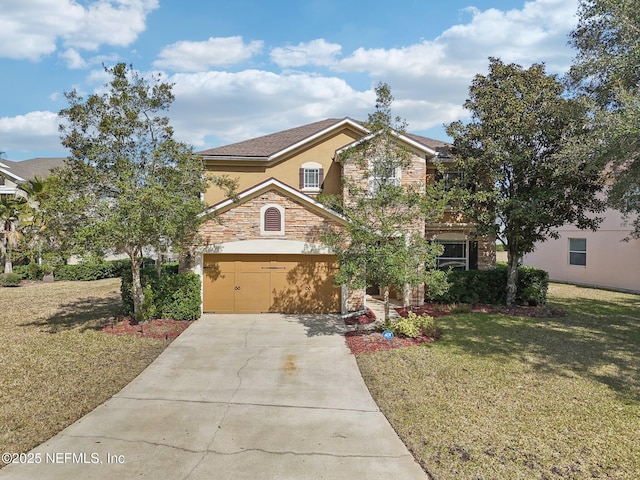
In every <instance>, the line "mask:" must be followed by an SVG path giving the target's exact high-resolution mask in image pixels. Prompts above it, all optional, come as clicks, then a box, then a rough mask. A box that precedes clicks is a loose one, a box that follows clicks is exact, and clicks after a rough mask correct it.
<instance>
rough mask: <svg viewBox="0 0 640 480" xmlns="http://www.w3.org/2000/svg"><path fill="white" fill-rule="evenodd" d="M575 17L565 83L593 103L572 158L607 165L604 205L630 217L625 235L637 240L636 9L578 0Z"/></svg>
mask: <svg viewBox="0 0 640 480" xmlns="http://www.w3.org/2000/svg"><path fill="white" fill-rule="evenodd" d="M578 16H579V21H578V25H577V27H576V29H575V30H574V31H573V32H572V33H571V43H572V44H573V46H574V47H575V48H576V49H577V50H578V54H577V56H576V58H575V60H574V64H573V65H572V67H571V70H570V72H569V75H568V78H567V80H568V83H569V85H570V86H571V87H572V88H573V89H574V91H575V93H577V94H584V95H587V96H588V97H589V98H590V99H591V100H592V101H593V106H592V116H593V121H592V122H591V124H590V128H589V136H587V137H585V138H583V139H582V141H581V142H576V143H575V145H574V147H575V155H584V154H589V155H591V156H595V157H598V158H599V159H600V160H601V162H602V163H606V164H607V166H608V171H609V174H610V179H611V184H610V187H609V189H608V201H609V204H610V206H612V207H614V208H616V209H617V210H619V211H621V212H623V213H624V214H625V215H627V216H629V215H634V216H635V219H634V223H633V224H634V229H633V232H632V233H631V234H632V236H635V237H640V69H639V68H638V65H640V9H638V6H637V4H636V2H632V1H628V0H582V1H581V2H580V8H579V10H578Z"/></svg>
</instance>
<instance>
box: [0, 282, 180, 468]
mask: <svg viewBox="0 0 640 480" xmlns="http://www.w3.org/2000/svg"><path fill="white" fill-rule="evenodd" d="M119 288H120V280H119V279H109V280H98V281H94V282H56V283H49V284H47V283H40V284H34V285H30V286H23V287H17V288H0V305H2V306H3V308H2V310H0V338H1V339H2V347H1V348H0V371H1V372H2V375H0V452H14V453H20V452H25V451H28V450H29V449H31V448H32V447H34V446H36V445H38V444H40V443H42V442H44V441H45V440H47V439H48V438H50V437H51V436H53V435H54V434H56V433H57V432H59V431H60V430H62V429H63V428H65V427H66V426H67V425H69V424H71V423H73V422H74V421H75V420H77V419H78V418H80V417H81V416H82V415H84V414H86V413H87V412H89V411H91V410H92V409H94V408H95V407H96V406H98V405H99V404H100V403H102V402H104V401H105V400H106V399H108V398H109V397H111V396H112V395H113V394H115V393H116V392H118V391H119V390H121V389H122V387H124V386H125V385H126V384H127V383H129V382H130V381H131V380H132V379H133V378H135V377H136V376H137V375H138V374H139V373H140V372H141V371H142V370H143V369H144V368H145V367H146V366H147V365H148V364H149V363H151V362H152V361H153V359H155V358H156V357H157V356H158V354H159V353H160V352H161V351H162V350H163V349H164V348H165V347H166V345H167V344H168V342H166V341H164V340H154V339H148V338H138V337H133V336H115V335H109V334H106V333H102V332H101V331H99V329H100V326H101V325H102V324H103V322H104V321H105V320H106V319H108V318H109V317H111V316H114V315H116V314H117V313H118V312H119V310H120V295H119ZM0 466H2V463H0Z"/></svg>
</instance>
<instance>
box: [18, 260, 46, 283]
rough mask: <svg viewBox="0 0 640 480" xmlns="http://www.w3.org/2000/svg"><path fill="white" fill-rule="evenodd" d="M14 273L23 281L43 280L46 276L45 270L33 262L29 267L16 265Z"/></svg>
mask: <svg viewBox="0 0 640 480" xmlns="http://www.w3.org/2000/svg"><path fill="white" fill-rule="evenodd" d="M13 273H16V274H18V275H20V278H21V279H22V280H42V277H44V274H45V272H44V269H43V268H42V267H41V266H40V265H38V264H37V263H33V262H32V263H29V264H27V265H14V267H13Z"/></svg>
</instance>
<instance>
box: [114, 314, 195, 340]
mask: <svg viewBox="0 0 640 480" xmlns="http://www.w3.org/2000/svg"><path fill="white" fill-rule="evenodd" d="M189 325H191V322H190V321H188V320H169V319H164V318H160V319H155V320H149V321H146V322H142V323H139V324H132V319H131V318H130V317H120V318H118V321H117V322H116V323H112V324H109V325H107V326H105V327H104V328H103V329H102V331H103V332H105V333H110V334H112V335H135V336H138V337H146V338H159V339H163V340H175V339H176V338H177V337H178V335H180V334H181V333H182V332H183V331H184V330H185V329H186V328H187V327H188V326H189Z"/></svg>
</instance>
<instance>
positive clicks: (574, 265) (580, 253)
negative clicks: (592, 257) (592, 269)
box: [567, 238, 587, 268]
mask: <svg viewBox="0 0 640 480" xmlns="http://www.w3.org/2000/svg"><path fill="white" fill-rule="evenodd" d="M572 240H581V241H584V250H577V249H576V248H575V246H574V247H573V248H572V247H571V241H572ZM568 251H569V254H568V256H567V257H568V258H567V261H568V262H569V265H571V266H572V267H582V268H585V267H586V266H587V239H586V238H569V245H568ZM572 254H574V255H575V254H578V255H584V263H573V262H572V259H571V257H572Z"/></svg>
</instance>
